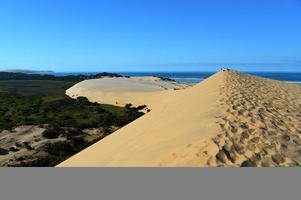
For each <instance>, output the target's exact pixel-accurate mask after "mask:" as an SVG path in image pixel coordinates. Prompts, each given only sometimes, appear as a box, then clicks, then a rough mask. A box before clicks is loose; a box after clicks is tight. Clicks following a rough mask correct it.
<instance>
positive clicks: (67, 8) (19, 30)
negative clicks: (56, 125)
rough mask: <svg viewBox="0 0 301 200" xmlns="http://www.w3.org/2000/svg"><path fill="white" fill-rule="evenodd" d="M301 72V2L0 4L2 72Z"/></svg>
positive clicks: (61, 0) (58, 0) (60, 0)
mask: <svg viewBox="0 0 301 200" xmlns="http://www.w3.org/2000/svg"><path fill="white" fill-rule="evenodd" d="M221 66H226V67H229V68H233V69H238V70H243V71H301V1H300V0H182V1H179V0H173V1H167V0H160V1H159V0H143V1H142V0H136V1H134V0H123V1H121V0H119V1H118V0H115V1H114V0H108V1H101V0H98V1H97V0H85V1H84V0H80V1H79V0H43V1H42V0H0V69H32V70H53V71H73V72H74V71H208V70H209V71H214V70H217V69H218V68H220V67H221Z"/></svg>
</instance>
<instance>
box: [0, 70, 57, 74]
mask: <svg viewBox="0 0 301 200" xmlns="http://www.w3.org/2000/svg"><path fill="white" fill-rule="evenodd" d="M0 72H11V73H24V74H48V73H52V72H53V71H36V70H27V69H7V70H0Z"/></svg>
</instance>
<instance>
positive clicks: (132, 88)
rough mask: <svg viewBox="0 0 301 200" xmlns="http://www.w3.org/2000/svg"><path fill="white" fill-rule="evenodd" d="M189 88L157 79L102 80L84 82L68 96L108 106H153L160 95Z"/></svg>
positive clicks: (185, 85) (123, 78)
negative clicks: (85, 98) (84, 98)
mask: <svg viewBox="0 0 301 200" xmlns="http://www.w3.org/2000/svg"><path fill="white" fill-rule="evenodd" d="M189 86H190V84H185V83H179V82H173V81H163V80H161V79H160V78H157V77H131V78H125V77H121V78H101V79H90V80H85V81H82V82H80V83H78V84H76V85H74V86H73V87H71V88H70V89H68V90H67V91H66V94H67V95H68V96H70V97H73V98H76V97H78V96H85V97H87V98H88V99H89V100H90V101H93V102H99V103H106V104H117V105H125V104H127V103H131V104H133V105H135V106H138V105H143V104H147V105H148V106H151V105H153V102H154V101H157V96H158V95H161V94H162V93H166V92H171V91H174V90H180V89H185V88H187V87H189ZM154 96H155V98H154Z"/></svg>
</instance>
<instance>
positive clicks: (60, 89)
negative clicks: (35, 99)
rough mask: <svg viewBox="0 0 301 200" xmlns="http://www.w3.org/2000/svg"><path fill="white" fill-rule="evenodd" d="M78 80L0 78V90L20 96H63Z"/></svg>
mask: <svg viewBox="0 0 301 200" xmlns="http://www.w3.org/2000/svg"><path fill="white" fill-rule="evenodd" d="M75 83H76V82H74V81H59V80H0V92H6V93H8V94H10V95H20V96H36V95H40V96H45V95H47V96H63V95H64V94H65V91H66V89H68V88H70V87H71V86H72V85H74V84H75Z"/></svg>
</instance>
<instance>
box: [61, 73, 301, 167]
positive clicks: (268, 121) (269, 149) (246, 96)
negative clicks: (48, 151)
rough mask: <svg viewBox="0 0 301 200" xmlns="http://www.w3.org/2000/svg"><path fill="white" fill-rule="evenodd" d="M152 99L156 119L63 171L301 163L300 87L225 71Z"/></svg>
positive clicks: (119, 134)
mask: <svg viewBox="0 0 301 200" xmlns="http://www.w3.org/2000/svg"><path fill="white" fill-rule="evenodd" d="M86 93H87V92H86ZM121 97H122V95H121ZM148 97H149V96H148V95H147V93H145V94H144V96H143V93H139V98H140V99H139V100H141V101H143V99H145V100H146V104H147V105H148V106H149V105H150V106H151V107H152V108H153V109H152V111H151V112H150V113H147V114H146V115H144V116H143V117H141V118H139V119H137V120H136V121H134V122H132V123H130V124H128V125H127V126H125V127H123V128H121V129H119V130H118V131H116V132H115V133H113V134H112V135H110V136H108V137H106V138H104V139H103V140H101V141H99V142H97V143H96V144H94V145H92V146H90V147H88V148H87V149H85V150H84V151H82V152H80V153H79V154H77V155H75V156H73V157H71V158H70V159H68V160H66V161H65V162H63V163H61V164H60V165H58V166H59V167H70V166H71V167H74V166H76V167H77V166H85V167H95V166H101V167H104V166H110V167H120V166H122V167H126V166H142V167H148V166H180V167H187V166H189V167H195V166H220V167H239V166H243V167H244V166H245V167H248V166H299V165H300V164H301V156H300V155H301V148H300V145H301V111H300V110H301V87H300V86H297V85H293V84H287V83H283V82H280V81H274V80H269V79H264V78H259V77H255V76H251V75H247V74H242V73H239V72H235V71H220V72H218V73H216V74H214V75H213V76H211V77H209V78H208V79H206V80H204V81H203V82H201V83H199V84H197V85H195V86H193V87H190V88H187V89H185V90H177V91H160V92H158V93H153V95H152V96H151V98H149V99H148ZM99 98H101V97H99ZM116 98H117V99H118V94H114V101H115V99H116ZM131 98H133V101H135V98H136V96H135V95H131ZM128 100H130V99H128ZM147 100H148V101H147Z"/></svg>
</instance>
